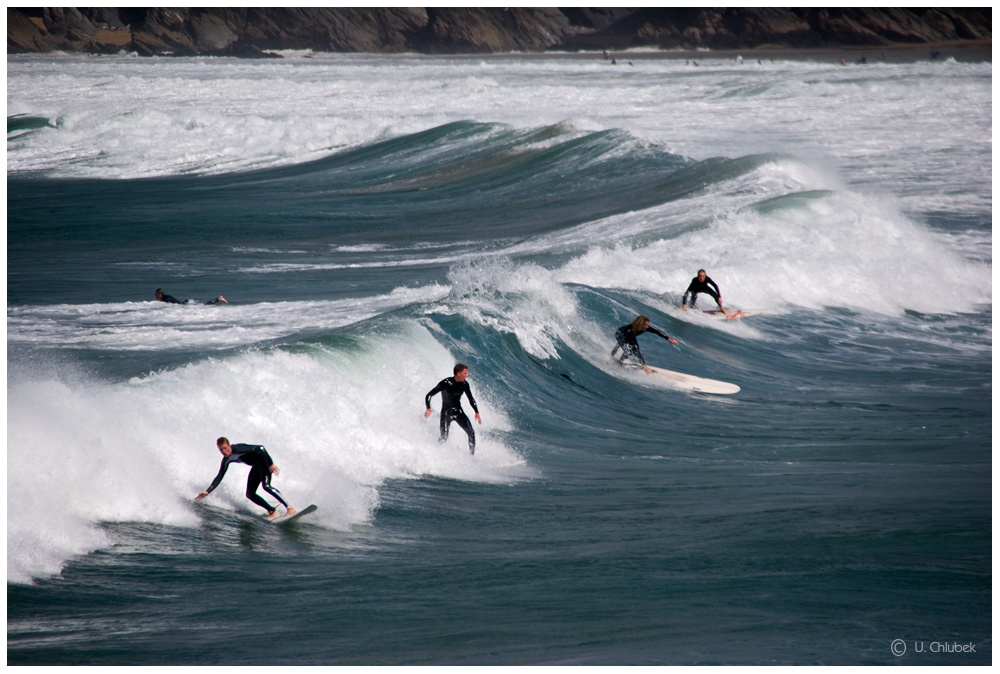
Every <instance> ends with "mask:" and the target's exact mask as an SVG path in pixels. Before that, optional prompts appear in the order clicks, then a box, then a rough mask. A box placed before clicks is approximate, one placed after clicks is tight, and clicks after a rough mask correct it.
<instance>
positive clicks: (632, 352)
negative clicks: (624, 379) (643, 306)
mask: <svg viewBox="0 0 1000 674" xmlns="http://www.w3.org/2000/svg"><path fill="white" fill-rule="evenodd" d="M644 332H652V333H653V334H654V335H659V336H660V337H662V338H663V339H665V340H667V341H668V342H670V343H671V344H677V343H678V342H677V340H676V339H674V338H673V337H670V336H668V335H667V334H666V333H665V332H662V331H660V330H657V329H656V328H654V327H653V326H651V325H650V324H649V317H648V316H636V317H635V320H634V321H632V322H631V323H629V324H628V325H623V326H622V327H620V328H618V330H616V331H615V339H616V340H618V343H617V344H616V345H615V348H613V349H611V358H609V359H608V362H609V363H610V362H612V361H613V360H614V359H615V353H616V352H617V351H618V349H619V348H620V349H621V350H622V355H621V357H620V358H619V359H618V364H619V365H624V364H625V359H626V358H630V357H631V358H635V359H636V360H638V361H639V362H640V363H642V369H643V370H645V371H646V374H652V373H653V371H652V370H650V369H649V366H648V365H646V360H645V359H644V358H643V357H642V352H640V351H639V342H637V341H636V339H635V338H636V337H638V336H639V335H641V334H642V333H644Z"/></svg>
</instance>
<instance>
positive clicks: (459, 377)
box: [424, 363, 483, 454]
mask: <svg viewBox="0 0 1000 674" xmlns="http://www.w3.org/2000/svg"><path fill="white" fill-rule="evenodd" d="M454 372H455V376H453V377H448V378H447V379H442V380H441V381H439V382H438V385H437V386H435V387H434V388H433V389H431V391H430V393H428V394H427V395H426V396H424V405H425V406H426V407H427V411H426V412H424V418H425V419H426V418H427V417H429V416H430V415H431V397H432V396H433V395H434V394H436V393H440V394H441V442H444V441H445V440H447V439H448V427H449V426H451V422H452V421H456V422H458V425H459V426H461V427H462V430H463V431H465V432H466V434H467V435H468V436H469V453H470V454H475V453H476V432H475V431H474V430H472V422H471V421H469V417H467V416H465V411H464V410H463V409H462V394H463V393H464V394H465V395H467V396H468V397H469V404H471V405H472V409H473V410H475V412H476V421H478V422H479V423H480V424H482V423H483V420H482V419H481V418H480V416H479V408H478V407H476V399H475V398H473V397H472V389H470V388H469V382H467V381H466V378H467V377H468V376H469V368H468V367H467V366H465V365H463V364H462V363H459V364H458V365H456V366H455V371H454Z"/></svg>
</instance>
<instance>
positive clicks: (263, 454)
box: [194, 438, 295, 520]
mask: <svg viewBox="0 0 1000 674" xmlns="http://www.w3.org/2000/svg"><path fill="white" fill-rule="evenodd" d="M215 445H216V447H218V448H219V451H220V452H222V466H220V467H219V474H218V475H216V476H215V479H214V480H212V484H211V486H209V488H208V489H206V490H205V491H203V492H201V493H200V494H198V495H197V496H195V497H194V498H195V500H196V501H200V500H201V499H203V498H205V497H206V496H208V495H209V494H211V493H212V491H213V490H214V489H215V488H216V487H218V486H219V484H220V483H221V482H222V478H223V477H225V475H226V470H227V469H228V468H229V464H231V463H234V462H237V461H238V462H240V463H245V464H247V465H248V466H250V475H248V476H247V498H248V499H250V500H251V501H253V502H254V503H256V504H257V505H259V506H260V507H261V508H264V509H265V510H267V519H269V520H273V519H277V518H278V516H279V515H278V511H277V509H276V508H272V507H271V506H270V504H269V503H268V502H267V501H265V500H264V499H262V498H261V497H260V496H258V495H257V487H260V486H263V487H264V491H266V492H267V493H268V494H270V495H271V496H273V497H274V498H276V499H278V501H279V502H280V503H281V505H283V506H285V517H288V516H289V515H294V514H295V508H293V507H292V506H290V505H288V504H287V503H285V500H284V499H283V498H281V493H280V492H279V491H278V490H277V489H275V488H274V487H272V486H271V474H272V473H274V474H275V475H277V474H278V473H279V472H281V471H279V470H278V467H277V466H276V465H275V464H274V461H272V460H271V456H270V454H268V453H267V450H266V449H264V447H263V446H262V445H244V444H237V445H231V444H229V440H227V439H226V438H219V439H218V440H216V441H215Z"/></svg>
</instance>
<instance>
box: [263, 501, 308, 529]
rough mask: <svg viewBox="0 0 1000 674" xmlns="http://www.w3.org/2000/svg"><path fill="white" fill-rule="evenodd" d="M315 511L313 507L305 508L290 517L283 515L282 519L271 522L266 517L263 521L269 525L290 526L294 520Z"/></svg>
mask: <svg viewBox="0 0 1000 674" xmlns="http://www.w3.org/2000/svg"><path fill="white" fill-rule="evenodd" d="M316 509H317V507H316V506H315V505H311V506H306V507H305V508H303V509H302V510H298V511H296V512H294V513H292V514H291V515H285V516H284V517H275V518H274V519H273V520H269V519H267V517H265V518H264V520H265V521H267V522H270V523H271V524H281V525H285V524H290V523H292V522H294V521H295V520H297V519H299V518H300V517H302V516H303V515H308V514H309V513H311V512H314V511H315V510H316Z"/></svg>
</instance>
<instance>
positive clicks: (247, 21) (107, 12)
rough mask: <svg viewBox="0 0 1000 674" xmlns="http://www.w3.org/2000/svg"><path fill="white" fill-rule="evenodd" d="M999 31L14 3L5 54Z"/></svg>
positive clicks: (698, 18)
mask: <svg viewBox="0 0 1000 674" xmlns="http://www.w3.org/2000/svg"><path fill="white" fill-rule="evenodd" d="M958 40H992V9H991V8H989V7H987V8H977V9H951V8H914V9H865V8H860V9H854V8H833V9H821V8H806V9H782V8H737V9H725V8H692V9H685V8H654V7H647V8H639V9H636V8H563V9H557V8H493V7H489V8H475V7H457V8H403V7H390V8H341V7H335V8H280V7H279V8H267V7H263V8H181V7H170V8H113V7H98V8H73V7H68V8H52V7H46V8H8V9H7V53H8V54H13V53H28V52H49V51H71V52H85V53H117V52H119V51H120V50H125V51H127V52H135V53H138V54H140V55H144V56H153V55H175V56H195V55H209V56H240V57H265V56H273V54H270V53H269V52H273V51H276V50H284V49H312V50H314V51H323V52H361V53H401V52H418V53H425V54H456V53H482V54H486V53H501V52H540V51H545V50H570V51H572V50H580V49H590V50H601V49H625V48H637V47H649V48H660V49H702V48H708V49H753V48H756V47H770V48H774V47H793V48H817V47H845V46H889V45H892V44H909V45H916V44H928V43H935V42H949V41H958Z"/></svg>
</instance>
